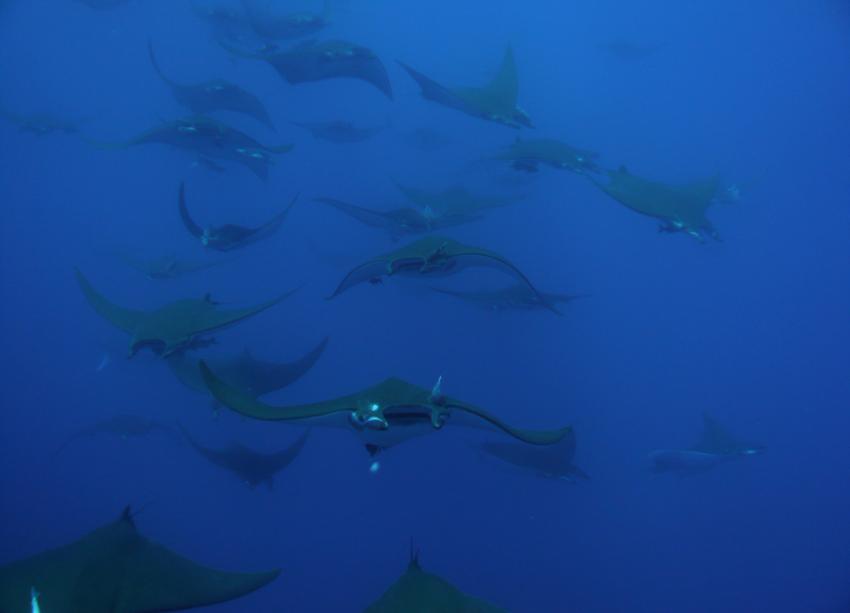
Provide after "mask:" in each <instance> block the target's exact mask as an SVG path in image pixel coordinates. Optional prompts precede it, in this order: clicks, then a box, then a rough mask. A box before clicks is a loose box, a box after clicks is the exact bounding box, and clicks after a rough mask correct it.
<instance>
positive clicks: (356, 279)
mask: <svg viewBox="0 0 850 613" xmlns="http://www.w3.org/2000/svg"><path fill="white" fill-rule="evenodd" d="M389 264H390V263H389V262H388V261H387V260H385V259H375V260H370V261H368V262H366V263H364V264H361V265H360V266H358V267H356V268H354V269H352V270H351V271H350V272H349V273H348V274H347V275H345V278H343V280H342V281H341V282H340V284H339V285H338V286H337V288H336V289H335V290H334V292H333V293H332V294H331V295H330V296H328V297H327V300H331V299H332V298H336V297H337V296H339V295H340V294H341V293H343V292H344V291H346V290H348V289H350V288H352V287H354V286H355V285H358V284H360V283H366V282H368V283H371V284H373V285H375V284H380V283H381V279H382V278H383V277H385V276H386V275H388V274H390V272H391V270H390V268H389Z"/></svg>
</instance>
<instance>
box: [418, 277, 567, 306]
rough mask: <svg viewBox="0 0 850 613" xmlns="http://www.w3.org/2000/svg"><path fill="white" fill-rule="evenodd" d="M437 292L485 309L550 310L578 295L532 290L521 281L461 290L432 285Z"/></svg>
mask: <svg viewBox="0 0 850 613" xmlns="http://www.w3.org/2000/svg"><path fill="white" fill-rule="evenodd" d="M431 289H432V290H433V291H435V292H437V293H438V294H444V295H446V296H452V297H453V298H458V299H460V300H463V301H464V302H468V303H470V304H472V305H475V306H477V307H479V308H482V309H484V310H486V311H513V310H537V309H546V310H550V311H551V310H552V307H553V306H555V307H557V305H558V304H567V303H569V302H572V301H573V300H575V299H576V298H579V297H580V296H578V295H576V294H558V293H552V292H539V293H538V292H533V291H531V290H529V288H528V286H527V285H525V284H522V283H515V284H513V285H511V286H509V287H503V288H499V289H493V290H478V291H462V290H450V289H444V288H439V287H432V288H431Z"/></svg>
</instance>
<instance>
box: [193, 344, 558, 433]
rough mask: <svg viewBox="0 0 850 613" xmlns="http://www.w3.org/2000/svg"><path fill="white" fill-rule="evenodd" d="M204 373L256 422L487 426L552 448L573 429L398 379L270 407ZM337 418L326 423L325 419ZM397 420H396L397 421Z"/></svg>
mask: <svg viewBox="0 0 850 613" xmlns="http://www.w3.org/2000/svg"><path fill="white" fill-rule="evenodd" d="M200 368H201V374H202V376H203V377H204V382H205V383H206V385H207V387H208V388H209V390H210V392H211V393H212V395H213V396H214V397H215V399H216V400H218V401H219V402H220V403H222V404H223V405H225V406H226V407H229V408H230V409H232V410H234V411H236V412H237V413H240V414H242V415H245V416H246V417H252V418H254V419H261V420H266V421H305V422H308V423H309V421H310V420H317V421H316V423H317V425H337V426H350V427H353V428H356V429H368V430H377V431H383V432H388V431H390V430H392V429H394V428H401V427H402V424H401V422H407V423H409V422H411V421H414V420H421V421H423V422H427V423H428V424H430V426H431V428H432V429H433V430H439V429H440V428H442V427H443V426H444V425H446V424H451V423H457V424H458V425H462V426H471V427H485V428H487V427H489V428H495V429H496V430H500V431H502V432H504V433H505V434H507V435H509V436H512V437H514V438H515V439H518V440H520V441H523V442H524V443H530V444H533V445H551V444H553V443H557V442H558V441H559V440H561V439H562V438H563V437H564V436H566V435H567V434H568V433H569V432H570V431H571V430H572V429H571V428H570V427H566V428H558V429H554V430H524V429H520V428H515V427H513V426H510V425H508V424H507V423H505V422H503V421H502V420H501V419H499V418H498V417H496V416H494V415H492V414H490V413H489V412H487V411H485V410H483V409H479V408H477V407H475V406H473V405H471V404H467V403H465V402H461V401H460V400H456V399H454V398H450V397H448V396H443V395H441V394H440V393H439V389H438V388H439V384H438V386H437V388H436V389H434V390H427V389H425V388H422V387H419V386H417V385H413V384H412V383H408V382H407V381H403V380H401V379H397V378H394V377H392V378H389V379H385V380H384V381H381V382H380V383H377V384H375V385H372V386H370V387H367V388H365V389H363V390H360V391H358V392H355V393H353V394H349V395H347V396H341V397H339V398H333V399H330V400H325V401H323V402H314V403H310V404H300V405H290V406H272V405H269V404H265V403H263V402H260V401H259V400H257V399H255V398H253V397H251V396H250V394H246V393H244V392H242V391H240V390H239V389H237V388H234V387H231V386H229V385H227V384H226V383H225V382H224V381H222V380H221V379H219V378H218V377H217V376H216V375H215V373H213V372H212V370H210V368H209V367H208V366H207V365H206V364H205V363H204V362H203V361H201V363H200ZM328 417H331V418H335V419H332V420H327V419H325V418H328ZM396 420H398V421H396Z"/></svg>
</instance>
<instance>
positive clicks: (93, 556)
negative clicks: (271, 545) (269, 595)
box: [0, 507, 280, 613]
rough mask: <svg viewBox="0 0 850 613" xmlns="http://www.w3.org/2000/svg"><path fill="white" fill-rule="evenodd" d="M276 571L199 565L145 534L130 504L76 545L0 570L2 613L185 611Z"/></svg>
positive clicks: (241, 592) (242, 590)
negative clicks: (238, 570)
mask: <svg viewBox="0 0 850 613" xmlns="http://www.w3.org/2000/svg"><path fill="white" fill-rule="evenodd" d="M278 574H280V571H279V570H272V571H267V572H261V573H231V572H226V571H221V570H216V569H213V568H209V567H207V566H202V565H200V564H198V563H197V562H193V561H192V560H190V559H188V558H184V557H182V556H180V555H178V554H176V553H174V552H173V551H171V550H169V549H167V548H165V547H164V546H162V545H160V544H158V543H155V542H153V541H150V540H148V539H147V538H145V537H144V536H142V534H141V533H140V532H139V530H138V529H137V528H136V524H135V521H134V520H133V515H132V513H131V512H130V508H129V507H127V508H126V509H124V512H123V513H122V514H121V516H120V517H119V518H118V519H117V520H116V521H113V522H111V523H109V524H106V525H105V526H102V527H100V528H97V529H96V530H94V531H93V532H90V533H88V534H86V535H85V536H83V537H82V538H81V539H79V540H77V541H74V542H73V543H70V544H68V545H65V546H63V547H58V548H56V549H51V550H48V551H45V552H43V553H40V554H37V555H34V556H32V557H29V558H25V559H23V560H19V561H16V562H12V563H11V564H7V565H5V566H2V567H0V611H3V613H38V611H44V613H77V612H80V613H82V612H85V613H154V612H156V611H182V610H183V609H193V608H195V607H202V606H207V605H213V604H217V603H221V602H227V601H229V600H233V599H235V598H239V597H241V596H245V595H246V594H250V593H251V592H253V591H255V590H258V589H260V588H261V587H263V586H264V585H266V584H268V583H270V582H271V581H273V580H274V579H275V578H276V577H277V576H278ZM33 603H35V604H33ZM31 605H32V606H31ZM39 607H40V608H39Z"/></svg>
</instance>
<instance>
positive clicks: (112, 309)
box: [74, 268, 144, 334]
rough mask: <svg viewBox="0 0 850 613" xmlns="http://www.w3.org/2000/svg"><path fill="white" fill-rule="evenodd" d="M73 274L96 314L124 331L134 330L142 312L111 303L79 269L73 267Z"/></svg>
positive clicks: (142, 314) (132, 331)
mask: <svg viewBox="0 0 850 613" xmlns="http://www.w3.org/2000/svg"><path fill="white" fill-rule="evenodd" d="M74 274H75V275H76V277H77V283H78V284H79V286H80V289H82V290H83V295H84V296H85V298H86V300H87V301H88V303H89V304H90V305H91V306H92V308H93V309H94V310H95V311H96V312H97V314H98V315H100V316H101V317H103V318H104V319H106V320H107V321H109V323H111V324H112V325H113V326H115V327H116V328H119V329H121V330H123V331H124V332H128V333H130V334H132V333H134V332H135V331H136V328H137V327H138V326H139V323H140V321H141V320H142V318H143V317H144V312H142V311H136V310H133V309H126V308H124V307H121V306H118V305H117V304H113V303H111V302H110V301H109V300H107V299H106V297H104V296H103V295H102V294H100V293H99V292H98V291H97V290H96V289H95V288H94V286H93V285H92V284H91V283H90V282H89V280H88V279H86V277H85V276H84V275H83V273H81V272H80V271H79V269H77V268H75V269H74Z"/></svg>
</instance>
